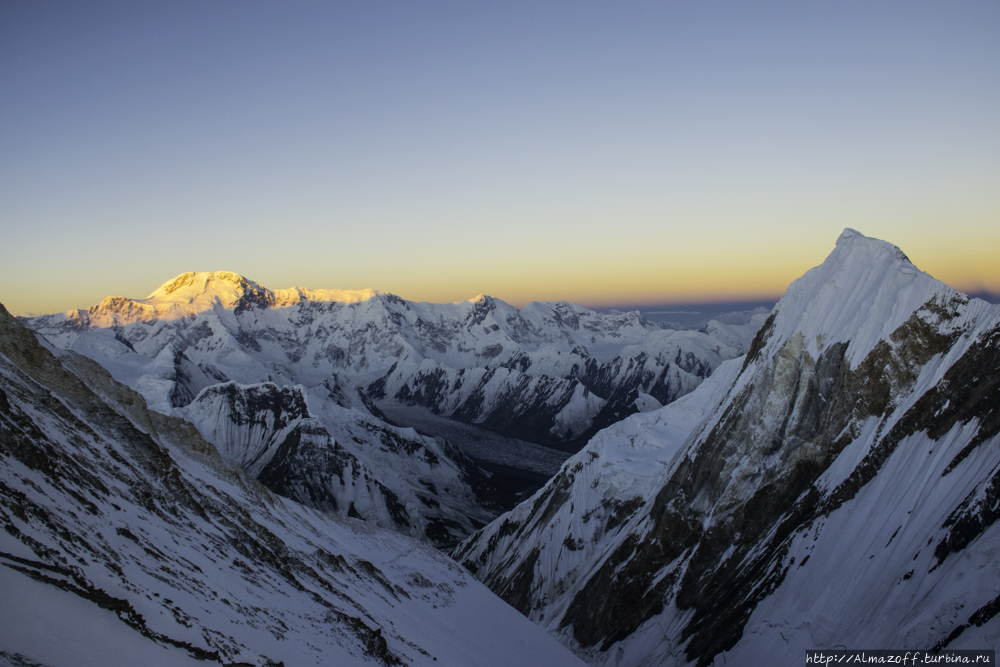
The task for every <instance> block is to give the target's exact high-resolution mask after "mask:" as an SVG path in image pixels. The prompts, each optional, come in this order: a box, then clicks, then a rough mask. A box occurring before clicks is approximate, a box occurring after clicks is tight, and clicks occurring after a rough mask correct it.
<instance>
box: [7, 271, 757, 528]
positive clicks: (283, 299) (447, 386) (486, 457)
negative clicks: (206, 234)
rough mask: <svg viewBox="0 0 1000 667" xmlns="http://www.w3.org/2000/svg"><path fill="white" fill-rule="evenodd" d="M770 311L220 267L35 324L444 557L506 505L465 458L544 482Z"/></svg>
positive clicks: (253, 466)
mask: <svg viewBox="0 0 1000 667" xmlns="http://www.w3.org/2000/svg"><path fill="white" fill-rule="evenodd" d="M765 316H766V314H764V313H759V314H756V315H753V316H750V317H748V318H746V320H745V321H744V322H743V323H741V324H723V323H721V322H718V321H712V322H710V323H709V325H708V326H706V328H705V330H704V331H685V330H672V329H663V328H661V327H660V326H659V325H656V324H653V323H650V322H649V321H647V320H646V319H645V318H643V317H642V316H641V315H640V314H638V313H637V312H631V313H625V314H601V313H596V312H594V311H591V310H587V309H586V308H583V307H581V306H575V305H572V304H567V303H532V304H529V305H528V306H526V307H525V308H523V309H521V310H518V309H516V308H514V307H512V306H510V305H508V304H506V303H504V302H502V301H499V300H497V299H493V298H490V297H486V296H479V297H476V298H474V299H472V300H470V301H467V302H462V303H454V304H427V303H414V302H409V301H405V300H403V299H401V298H399V297H397V296H394V295H391V294H384V293H381V292H375V291H373V290H365V291H342V290H308V289H303V288H293V289H287V290H274V291H272V290H269V289H266V288H264V287H262V286H261V285H259V284H257V283H255V282H253V281H251V280H248V279H246V278H244V277H242V276H239V275H237V274H233V273H225V272H216V273H186V274H182V275H180V276H178V277H177V278H175V279H174V280H171V281H169V282H167V283H165V284H164V285H163V286H161V287H160V288H159V289H157V290H156V291H155V292H153V294H151V295H150V296H149V297H148V298H146V299H142V300H134V299H126V298H123V297H108V298H106V299H104V300H103V301H102V302H101V303H100V304H98V305H96V306H93V307H91V308H89V309H87V310H74V311H69V312H67V313H61V314H58V315H49V316H43V317H38V318H31V319H27V320H25V324H26V325H28V326H29V327H31V328H32V329H34V330H35V331H37V332H39V333H40V334H42V335H44V336H45V338H46V339H47V340H48V341H49V342H50V343H52V344H53V345H55V346H57V347H59V348H62V349H68V350H73V351H75V352H78V353H80V354H82V355H84V356H87V357H89V358H91V359H93V360H95V361H97V362H98V363H100V364H101V365H102V366H104V367H105V368H107V369H108V370H109V371H110V372H111V374H112V376H113V377H114V378H115V379H117V380H119V381H120V382H123V383H125V384H126V385H128V386H130V387H132V388H133V389H135V390H136V391H138V392H139V393H141V394H142V395H143V397H144V398H145V400H146V401H147V404H148V405H149V406H150V408H152V409H153V410H157V411H159V412H161V413H163V414H170V415H174V416H177V417H181V418H183V419H185V420H187V421H190V422H191V423H193V424H194V425H195V426H196V427H198V429H199V430H200V432H201V434H202V435H203V436H204V437H205V438H206V439H207V440H209V441H210V442H211V443H212V444H214V445H215V446H216V447H217V448H218V450H219V451H220V453H222V455H223V456H225V457H226V458H228V459H230V460H233V461H237V462H238V463H240V465H242V466H243V467H244V469H245V470H247V471H248V472H250V474H252V475H253V476H254V477H255V478H256V479H258V480H259V481H261V482H262V483H263V484H265V485H266V486H267V487H268V488H270V489H271V490H272V491H274V492H276V493H279V494H281V495H284V496H287V497H289V498H292V499H295V500H297V501H299V502H302V503H304V504H306V505H309V506H310V507H314V508H317V509H322V510H324V511H328V512H337V513H339V514H341V515H344V516H352V517H360V518H364V519H365V520H368V521H371V522H374V523H375V524H376V525H379V526H382V527H386V528H390V529H393V530H398V531H400V532H403V533H405V534H408V535H411V536H414V537H418V538H420V539H427V540H429V541H431V542H432V543H434V544H436V545H438V546H447V545H454V544H455V543H457V542H458V541H459V540H461V539H463V538H465V537H467V536H468V535H469V534H471V533H472V532H473V531H474V530H475V529H476V528H479V527H482V526H483V525H484V524H485V523H487V522H488V521H489V520H490V519H492V518H493V517H494V516H496V514H497V512H498V511H499V510H500V509H503V508H504V502H503V500H502V498H501V497H500V495H499V494H498V492H497V487H498V484H497V481H498V480H497V479H496V478H495V474H496V470H497V468H495V467H494V469H493V470H494V472H493V473H489V472H484V471H482V470H481V469H480V468H479V467H478V466H477V465H476V464H475V463H473V462H472V461H471V460H470V459H469V458H468V456H466V455H465V454H463V452H462V451H460V449H459V448H458V447H455V446H453V445H455V444H457V445H459V446H463V445H464V446H465V448H466V449H467V450H468V451H470V452H471V453H473V455H475V456H476V457H477V459H480V463H483V464H484V465H488V464H489V463H493V464H498V465H499V466H500V467H501V468H512V467H513V468H521V469H527V472H530V473H536V475H541V478H540V479H539V481H538V483H537V484H535V488H537V486H539V485H540V484H541V482H542V481H544V479H545V478H547V477H548V476H551V475H552V474H554V473H555V472H556V470H558V468H559V465H560V464H561V463H562V461H563V460H564V459H565V458H566V456H567V455H568V453H566V452H565V451H562V450H569V451H576V450H578V449H579V448H580V447H581V446H582V444H583V442H584V441H585V439H586V437H587V436H588V434H592V433H594V432H596V431H597V430H598V429H599V428H600V427H601V426H603V425H606V424H610V423H614V422H615V421H618V420H620V419H622V418H623V417H625V416H627V415H629V414H632V413H635V412H637V411H639V410H650V409H655V408H658V407H660V406H661V405H662V404H665V403H669V402H671V401H673V400H675V399H676V398H677V397H679V396H682V395H684V394H685V393H688V392H690V391H691V390H693V389H694V388H695V387H696V386H698V384H700V383H701V382H702V380H703V379H704V378H705V377H707V376H708V375H709V374H710V373H711V372H712V370H713V369H714V368H715V367H717V366H718V365H719V364H720V363H722V361H724V360H726V359H732V358H735V357H737V356H739V355H740V354H741V353H743V352H745V350H746V348H747V346H748V345H749V343H750V340H751V339H752V337H753V334H754V332H755V331H756V329H757V328H758V327H759V326H760V324H761V323H762V322H763V319H764V317H765ZM387 415H388V416H387ZM459 425H462V426H463V427H468V428H474V430H473V431H472V432H471V433H470V434H465V433H466V431H467V430H468V429H466V431H463V430H456V427H458V426H459ZM409 426H416V427H418V428H419V429H420V430H421V431H422V434H421V433H417V432H415V431H414V430H412V429H410V428H406V427H409ZM463 434H465V435H463ZM441 435H444V436H446V437H447V438H448V440H445V439H443V438H441V437H436V436H441ZM456 437H457V438H458V442H449V440H451V441H454V440H456ZM484 443H489V445H484ZM553 447H555V448H559V449H553ZM508 497H511V496H508ZM508 504H509V503H508Z"/></svg>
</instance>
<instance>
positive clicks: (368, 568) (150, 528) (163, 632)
mask: <svg viewBox="0 0 1000 667" xmlns="http://www.w3.org/2000/svg"><path fill="white" fill-rule="evenodd" d="M43 344H44V341H41V342H40V341H38V340H36V337H35V335H34V334H32V333H31V332H30V331H28V330H27V329H25V328H23V327H22V326H21V325H20V324H18V323H17V322H16V321H15V320H14V318H12V317H11V316H10V315H9V314H8V313H7V312H6V311H5V310H4V309H3V308H2V306H0V524H2V527H3V530H0V590H2V591H3V604H0V663H3V664H11V665H45V666H46V667H98V666H100V667H132V666H133V665H140V664H141V665H149V666H151V667H158V666H167V665H169V666H171V667H176V666H179V665H192V667H193V666H194V665H202V666H203V665H213V664H214V665H236V664H239V665H253V666H254V667H267V666H270V667H276V666H277V665H280V664H284V665H288V666H291V665H320V664H322V665H330V664H337V665H368V664H371V665H382V666H390V665H404V664H405V665H432V664H433V665H481V666H488V665H525V664H546V665H550V664H551V665H580V664H581V663H580V662H579V661H578V660H577V659H576V658H575V657H573V655H572V654H570V653H569V652H568V651H566V650H565V649H564V648H563V647H562V646H560V645H559V644H558V642H556V641H555V640H554V639H552V638H551V637H549V636H547V635H546V634H545V633H544V632H542V631H541V630H540V629H539V628H537V627H536V626H534V625H532V624H531V623H530V622H528V621H527V620H526V619H524V618H523V617H522V616H520V615H519V614H518V613H517V612H516V611H514V610H513V609H511V608H510V607H508V606H507V605H506V604H504V603H503V602H502V601H501V600H499V599H498V598H496V597H495V596H494V595H493V594H492V593H490V592H489V591H488V590H487V589H486V588H485V587H483V586H482V585H481V584H479V583H478V582H476V581H475V580H474V579H473V578H472V577H471V576H469V575H468V574H467V573H465V572H464V571H463V570H462V569H461V568H459V567H458V566H457V565H455V564H454V563H452V562H451V561H449V560H448V559H447V558H445V557H444V556H443V555H441V554H439V553H438V552H436V551H435V550H433V549H432V548H430V547H428V546H426V545H422V544H420V543H417V542H416V541H414V540H411V539H409V538H407V537H405V536H402V535H398V534H395V533H391V532H387V531H383V530H380V529H377V528H375V527H373V526H372V525H371V524H370V523H367V524H366V523H363V522H360V521H355V520H351V519H341V518H338V517H335V516H331V515H329V514H325V513H320V512H316V511H314V510H310V509H306V508H304V507H302V506H300V505H298V504H296V503H293V502H291V501H288V500H284V499H281V498H279V497H277V496H275V495H273V494H271V493H270V492H269V491H267V490H266V489H265V488H264V487H262V486H261V485H260V484H258V483H257V482H255V481H254V480H253V479H251V478H250V477H249V476H247V475H246V474H245V473H244V472H243V471H242V470H241V469H240V468H239V467H237V466H236V465H235V464H233V463H230V462H227V461H225V460H224V459H222V458H220V457H219V455H218V454H217V453H216V451H215V449H214V448H213V447H212V446H211V445H210V444H209V443H207V442H206V441H205V440H204V439H202V438H201V436H200V435H199V434H198V433H197V431H196V430H195V429H194V428H193V427H192V426H191V425H190V424H187V423H186V422H183V421H181V420H179V419H176V418H171V417H166V416H163V415H160V414H157V413H155V412H152V411H147V410H146V408H145V402H144V400H143V399H142V397H141V396H140V395H139V394H137V393H135V392H133V391H132V390H130V389H129V388H127V387H125V386H123V385H121V384H118V383H117V382H115V381H114V380H113V379H112V378H111V377H110V376H109V375H108V374H107V372H106V371H104V370H103V369H102V368H100V367H99V366H98V365H97V364H94V363H93V362H91V361H90V360H87V359H85V358H83V357H80V356H79V355H76V354H73V353H67V352H62V351H60V350H59V349H58V348H55V347H51V346H50V347H48V348H47V349H46V348H45V347H43ZM291 398H293V399H294V397H291ZM296 402H297V401H296V400H291V401H290V402H289V405H290V407H291V408H292V413H294V411H295V410H296V409H297V408H296V407H295V403H296Z"/></svg>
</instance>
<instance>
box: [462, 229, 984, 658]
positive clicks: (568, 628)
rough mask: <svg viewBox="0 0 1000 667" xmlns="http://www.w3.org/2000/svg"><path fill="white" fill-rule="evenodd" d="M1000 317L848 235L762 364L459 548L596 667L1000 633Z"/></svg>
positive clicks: (627, 434) (734, 367)
mask: <svg viewBox="0 0 1000 667" xmlns="http://www.w3.org/2000/svg"><path fill="white" fill-rule="evenodd" d="M998 434H1000V308H998V307H996V306H992V305H990V304H988V303H986V302H983V301H979V300H970V299H969V298H968V297H966V296H964V295H962V294H959V293H957V292H955V291H954V290H952V289H951V288H949V287H947V286H946V285H944V284H942V283H940V282H938V281H936V280H934V279H933V278H931V277H930V276H928V275H927V274H924V273H922V272H920V271H919V270H917V269H916V267H914V266H913V265H912V264H911V263H910V262H909V260H908V259H907V258H906V256H905V255H903V253H902V252H900V251H899V249H898V248H896V247H895V246H892V245H890V244H887V243H884V242H881V241H877V240H875V239H869V238H865V237H864V236H862V235H860V234H858V233H856V232H853V231H851V230H847V231H845V233H844V235H842V236H841V238H840V239H839V240H838V243H837V248H836V249H835V250H834V252H833V253H832V254H831V255H830V257H829V258H828V259H827V260H826V262H824V263H823V264H822V265H821V266H819V267H817V268H815V269H813V270H811V271H810V272H808V273H807V274H806V275H805V276H803V277H802V278H801V279H799V280H798V281H796V282H795V283H793V284H792V286H791V287H790V288H789V290H788V292H787V293H786V294H785V296H784V297H783V298H782V300H781V301H780V302H779V303H778V305H777V306H776V308H775V310H774V311H773V312H772V314H771V316H770V317H769V319H768V320H767V322H766V323H765V325H764V327H763V328H762V329H761V330H760V331H759V333H758V334H757V336H756V338H755V339H754V341H753V343H752V344H751V346H750V350H749V353H748V354H747V355H746V357H745V358H743V359H737V360H734V361H730V362H727V363H725V364H723V365H722V366H720V367H719V368H718V369H717V370H716V371H715V372H714V373H713V374H712V376H711V377H710V378H709V379H708V380H706V381H705V382H704V383H702V384H701V385H700V386H699V387H698V388H697V389H696V390H695V391H694V392H692V393H690V394H688V395H686V396H684V397H683V398H681V399H679V400H677V401H676V402H674V403H671V404H670V405H668V406H666V407H664V408H662V409H661V410H658V411H654V412H649V413H645V414H641V415H635V416H633V417H630V418H628V419H626V420H624V421H622V422H620V423H618V424H616V425H614V426H612V427H610V428H608V429H606V430H604V431H602V432H601V433H599V434H598V435H597V436H596V437H595V438H594V439H593V440H592V441H591V442H590V443H589V444H588V445H587V446H586V447H585V448H584V449H583V450H582V451H581V452H580V453H579V454H577V455H576V456H574V457H573V458H571V459H570V460H568V461H567V462H566V464H564V466H563V468H562V469H561V471H560V472H559V473H558V474H557V475H556V477H555V478H553V479H552V480H551V481H550V482H549V483H548V484H547V485H546V486H545V487H544V488H543V489H542V490H541V491H539V492H538V493H537V494H536V495H535V496H534V497H533V498H531V499H530V500H528V501H527V502H525V503H523V504H522V505H520V506H518V507H517V508H515V509H514V510H513V511H512V512H510V513H508V514H506V515H504V516H502V517H500V518H499V519H497V520H496V521H495V522H494V523H492V524H491V525H490V526H488V527H486V528H485V529H484V530H483V531H481V532H480V533H478V534H476V535H475V536H473V537H472V538H471V539H470V540H468V541H467V542H465V543H464V544H462V545H461V546H460V547H459V548H458V549H456V551H455V556H456V557H457V558H458V559H459V560H460V561H461V562H462V563H464V564H465V565H466V567H468V568H469V569H470V570H472V571H473V572H475V573H476V574H477V576H478V577H479V578H480V579H481V580H482V581H484V582H486V583H487V584H488V585H489V586H490V587H491V588H492V589H493V590H494V591H495V592H497V593H498V594H499V595H501V597H503V598H504V599H506V600H507V601H508V602H510V603H511V604H512V605H514V606H515V607H517V608H518V609H520V610H521V611H522V613H524V614H526V615H527V616H528V617H529V618H531V619H532V620H535V621H536V622H537V623H539V624H540V625H542V626H543V627H545V628H547V629H549V630H550V632H553V633H554V634H556V635H557V636H559V637H561V638H562V640H563V641H564V642H565V643H566V644H567V645H568V646H570V647H571V648H573V649H574V650H575V651H576V652H577V653H578V655H580V656H582V657H584V658H585V659H587V660H588V661H590V662H592V663H594V664H614V665H650V664H678V665H684V664H692V665H709V664H713V662H722V661H724V662H726V663H727V664H760V663H761V662H769V663H772V664H793V663H795V662H800V661H801V660H802V656H803V655H804V651H805V650H806V649H808V648H814V647H824V646H825V647H834V646H848V647H864V648H879V647H882V648H898V647H900V646H914V647H919V648H923V649H930V648H932V647H950V648H984V647H993V646H996V645H997V643H998V640H1000V619H998V618H997V614H998V612H1000V560H998V559H997V558H996V554H997V553H1000V527H998V526H997V525H996V520H997V519H998V518H1000V512H998V511H997V504H998V503H1000V491H998V489H1000V435H998Z"/></svg>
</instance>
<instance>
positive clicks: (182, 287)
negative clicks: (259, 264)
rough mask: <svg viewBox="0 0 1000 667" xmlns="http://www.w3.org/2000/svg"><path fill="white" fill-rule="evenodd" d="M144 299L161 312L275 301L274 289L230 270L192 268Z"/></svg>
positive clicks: (246, 306)
mask: <svg viewBox="0 0 1000 667" xmlns="http://www.w3.org/2000/svg"><path fill="white" fill-rule="evenodd" d="M143 301H144V302H145V303H147V304H149V305H152V306H154V307H155V308H156V309H157V311H158V312H159V313H163V314H166V313H175V312H176V311H182V312H183V314H184V315H187V314H190V313H191V312H192V311H193V312H198V311H200V310H207V309H208V308H211V307H213V306H215V305H221V306H223V307H224V308H240V307H242V308H243V309H246V310H251V309H252V308H253V306H258V307H262V308H267V307H268V306H271V305H273V303H274V293H273V292H271V291H270V290H269V289H267V288H265V287H263V286H261V285H259V284H258V283H255V282H254V281H252V280H248V279H247V278H244V277H243V276H241V275H239V274H238V273H232V272H230V271H211V272H199V273H191V272H189V273H182V274H181V275H179V276H177V277H176V278H174V279H173V280H171V281H169V282H166V283H164V284H163V285H161V286H160V287H159V289H157V290H156V291H155V292H153V293H152V294H150V295H149V296H148V297H147V298H146V299H144V300H143ZM177 314H181V313H179V312H177Z"/></svg>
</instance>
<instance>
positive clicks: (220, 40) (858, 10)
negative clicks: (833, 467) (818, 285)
mask: <svg viewBox="0 0 1000 667" xmlns="http://www.w3.org/2000/svg"><path fill="white" fill-rule="evenodd" d="M844 227H852V228H855V229H858V230H859V231H861V232H862V233H864V234H866V235H869V236H875V237H878V238H883V239H886V240H889V241H892V242H893V243H895V244H897V245H899V246H900V247H901V248H902V249H903V250H904V251H905V252H906V253H907V254H908V255H909V256H910V258H911V259H913V261H914V262H915V263H916V264H917V266H919V267H920V268H922V269H924V270H925V271H928V272H930V273H931V274H933V275H935V276H936V277H938V278H940V279H942V280H944V281H946V282H948V283H950V284H952V285H953V286H955V287H957V288H959V289H963V290H966V291H970V290H980V289H987V290H990V291H993V292H1000V261H998V258H1000V3H998V2H996V1H995V0H988V1H976V0H966V1H963V2H943V1H942V2H921V1H919V0H918V1H910V0H908V1H905V2H878V1H872V2H867V1H866V2H861V1H856V2H855V1H846V2H799V1H797V2H766V3H765V2H757V3H748V2H686V1H685V2H615V3H612V2H586V1H578V0H574V1H573V2H568V1H566V2H556V1H552V2H549V1H532V2H502V3H501V2H496V3H478V2H377V1H376V2H360V1H358V2H323V3H320V2H316V3H295V2H292V3H285V2H281V3H278V2H253V1H242V0H241V1H239V2H236V1H229V0H215V1H212V2H204V1H200V0H199V1H198V2H185V1H178V0H171V1H169V2H155V1H148V2H147V1H143V2H121V3H110V2H28V1H26V0H24V1H17V0H3V1H2V2H0V302H3V303H4V304H5V305H6V306H7V307H8V308H9V309H10V310H11V311H12V312H14V313H15V314H27V313H45V312H56V311H61V310H65V309H68V308H76V307H87V306H89V305H92V304H94V303H97V302H98V301H100V300H101V298H103V297H104V296H106V295H111V294H117V295H123V296H129V297H135V298H141V297H145V296H146V295H148V294H149V293H150V292H152V291H153V290H154V289H155V288H156V287H158V286H159V285H160V284H161V283H163V282H166V281H167V280H169V279H171V278H172V277H174V276H175V275H177V274H178V273H181V272H184V271H212V270H227V271H235V272H238V273H241V274H243V275H245V276H247V277H248V278H251V279H253V280H256V281H257V282H260V283H261V284H263V285H265V286H267V287H271V288H284V287H290V286H293V285H298V286H306V287H313V288H342V289H358V288H365V287H372V288H375V289H379V290H383V291H387V292H393V293H395V294H399V295H400V296H403V297H405V298H408V299H413V300H419V301H435V302H447V301H456V300H462V299H468V298H471V297H473V296H475V295H476V294H479V293H486V294H491V295H493V296H496V297H499V298H501V299H504V300H506V301H508V302H510V303H513V304H515V305H518V306H520V305H523V304H525V303H527V302H528V301H532V300H568V301H575V302H579V303H584V304H587V305H593V306H598V305H604V306H606V305H613V304H616V303H630V304H636V303H655V302H670V301H673V302H680V301H685V300H694V301H706V300H710V299H720V300H721V299H734V298H751V297H767V296H775V297H776V296H778V295H780V294H781V293H782V292H783V291H784V289H785V287H786V286H787V285H788V283H789V282H790V281H792V280H793V279H795V278H796V277H798V276H799V275H801V274H802V273H803V272H804V271H805V270H807V269H808V268H810V267H812V266H814V265H816V264H818V263H820V262H821V261H822V260H823V259H824V258H825V257H826V255H827V254H828V253H829V252H830V250H832V248H833V245H834V242H835V241H836V239H837V236H838V235H839V234H840V232H841V231H842V229H843V228H844Z"/></svg>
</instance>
